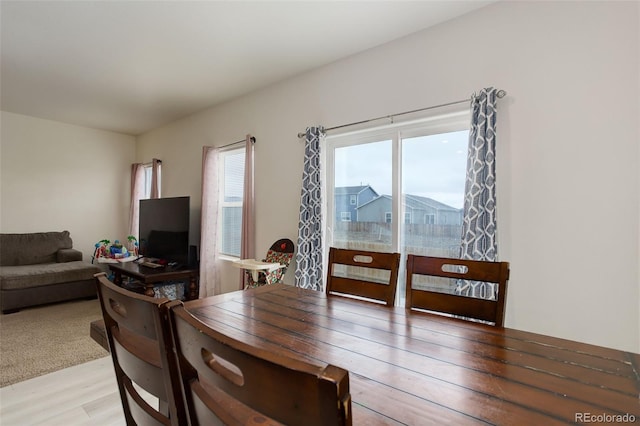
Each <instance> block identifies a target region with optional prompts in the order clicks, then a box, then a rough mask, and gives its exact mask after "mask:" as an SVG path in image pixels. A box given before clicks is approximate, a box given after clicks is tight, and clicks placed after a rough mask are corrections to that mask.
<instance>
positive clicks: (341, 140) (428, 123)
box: [323, 105, 470, 305]
mask: <svg viewBox="0 0 640 426" xmlns="http://www.w3.org/2000/svg"><path fill="white" fill-rule="evenodd" d="M469 123H470V111H469V108H468V105H455V106H453V107H452V108H451V109H449V110H448V111H446V112H445V111H442V110H440V111H428V112H427V113H426V114H425V115H424V116H422V117H420V118H413V119H407V120H404V121H400V120H398V121H396V122H395V123H392V124H388V125H382V126H376V127H370V128H364V129H358V130H353V131H344V129H340V130H342V132H341V133H339V132H336V133H331V132H328V133H327V136H326V138H325V148H326V149H324V151H323V160H324V161H323V164H324V165H325V166H324V168H323V175H324V177H325V179H324V188H323V194H324V195H325V197H326V198H325V199H326V200H327V203H326V206H327V210H326V211H327V213H328V214H327V215H325V218H326V219H325V223H324V229H323V240H324V241H325V244H324V259H328V252H329V247H331V246H332V244H333V228H334V226H335V220H336V218H335V214H334V213H333V212H334V211H335V206H334V197H335V193H334V192H333V191H334V188H335V180H334V179H335V150H336V149H338V148H344V147H348V146H354V145H359V144H365V143H372V142H379V141H382V140H391V144H392V155H391V161H392V167H393V169H394V173H393V175H392V178H391V188H392V190H391V200H392V202H391V208H392V211H391V212H389V213H390V214H391V216H392V217H402V218H404V209H403V206H402V201H401V198H402V197H401V194H402V182H401V176H402V143H401V142H402V140H403V139H408V138H412V137H419V136H430V135H436V134H441V133H449V132H455V131H460V130H469ZM386 219H387V213H385V221H386ZM402 225H404V224H400V223H398V224H394V226H392V227H391V247H390V249H391V250H392V251H394V252H398V253H401V252H402V247H403V241H401V238H402V233H401V227H402ZM323 267H324V274H323V276H325V277H326V275H327V274H326V272H327V271H326V267H327V265H326V264H325V265H323ZM403 282H404V271H402V268H401V270H400V273H399V274H398V290H397V291H398V296H397V297H396V304H400V305H402V304H404V285H401V284H402V283H403ZM323 284H324V285H326V282H324V283H323Z"/></svg>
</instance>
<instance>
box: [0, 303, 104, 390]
mask: <svg viewBox="0 0 640 426" xmlns="http://www.w3.org/2000/svg"><path fill="white" fill-rule="evenodd" d="M99 318H102V312H101V311H100V302H99V301H98V299H94V300H80V301H74V302H66V303H58V304H53V305H47V306H42V307H35V308H29V309H23V310H21V311H19V312H16V313H13V314H9V315H0V387H4V386H8V385H11V384H13V383H17V382H21V381H23V380H27V379H30V378H32V377H37V376H41V375H43V374H47V373H51V372H54V371H57V370H61V369H63V368H66V367H71V366H73V365H77V364H81V363H84V362H87V361H91V360H94V359H97V358H101V357H105V356H108V355H109V352H107V351H105V350H104V348H103V347H102V346H100V345H98V344H97V343H96V342H95V341H94V340H93V339H92V338H91V337H89V324H90V323H91V321H93V320H96V319H99Z"/></svg>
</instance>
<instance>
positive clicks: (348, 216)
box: [340, 212, 351, 222]
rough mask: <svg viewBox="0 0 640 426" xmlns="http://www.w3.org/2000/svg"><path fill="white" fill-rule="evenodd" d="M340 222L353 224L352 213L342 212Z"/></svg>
mask: <svg viewBox="0 0 640 426" xmlns="http://www.w3.org/2000/svg"><path fill="white" fill-rule="evenodd" d="M340 221H342V222H351V212H340Z"/></svg>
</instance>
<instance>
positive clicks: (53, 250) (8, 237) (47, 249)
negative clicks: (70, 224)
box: [0, 231, 73, 266]
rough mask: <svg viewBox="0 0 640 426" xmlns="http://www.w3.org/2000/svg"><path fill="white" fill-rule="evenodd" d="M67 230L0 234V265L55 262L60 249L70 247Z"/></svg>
mask: <svg viewBox="0 0 640 426" xmlns="http://www.w3.org/2000/svg"><path fill="white" fill-rule="evenodd" d="M72 247H73V241H72V240H71V237H70V236H69V231H62V232H34V233H28V234H0V265H1V266H18V265H35V264H38V263H51V262H56V260H57V259H56V257H57V252H58V250H60V249H70V248H72Z"/></svg>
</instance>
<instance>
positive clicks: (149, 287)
mask: <svg viewBox="0 0 640 426" xmlns="http://www.w3.org/2000/svg"><path fill="white" fill-rule="evenodd" d="M109 269H110V270H111V271H112V272H113V273H114V283H115V284H116V285H118V286H120V287H122V276H123V275H124V276H127V277H131V278H134V279H136V280H138V281H140V282H141V283H142V284H144V287H145V289H144V294H145V295H147V296H150V297H153V295H154V293H153V287H154V285H155V284H158V283H161V282H163V281H170V280H186V281H188V282H189V285H188V288H187V289H185V299H186V300H195V299H197V298H198V284H197V282H198V270H197V269H173V268H171V267H164V268H157V269H154V268H149V267H146V266H143V265H139V264H138V263H136V262H127V263H109Z"/></svg>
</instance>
